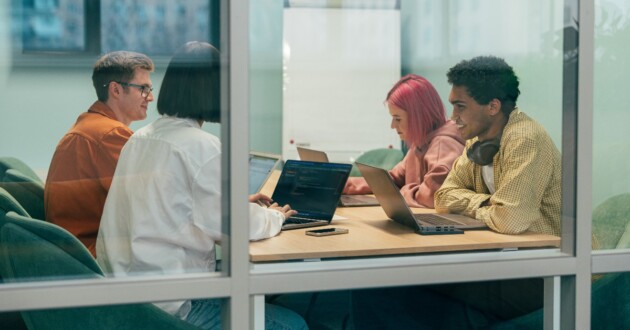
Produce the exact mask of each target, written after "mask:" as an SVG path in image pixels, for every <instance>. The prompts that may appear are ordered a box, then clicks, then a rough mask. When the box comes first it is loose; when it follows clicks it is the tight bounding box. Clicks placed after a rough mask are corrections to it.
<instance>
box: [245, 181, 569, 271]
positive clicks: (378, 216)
mask: <svg viewBox="0 0 630 330" xmlns="http://www.w3.org/2000/svg"><path fill="white" fill-rule="evenodd" d="M277 175H278V173H275V177H272V178H271V179H270V180H269V183H270V184H268V185H266V186H265V188H264V189H263V191H262V192H263V193H266V194H268V195H269V196H271V192H272V191H273V190H272V189H273V186H275V182H277ZM412 210H413V211H414V213H421V212H424V213H433V212H435V211H434V210H432V209H412ZM336 216H338V217H343V218H344V219H341V220H335V219H333V221H332V222H331V225H330V226H327V227H331V226H333V227H340V228H347V229H348V230H349V233H348V234H342V235H333V236H324V237H314V236H308V235H305V233H304V232H305V231H306V230H309V229H314V228H304V229H294V230H287V231H282V232H281V233H280V234H279V235H278V236H276V237H273V238H270V239H266V240H262V241H257V242H252V243H251V244H250V248H249V256H250V260H251V261H252V262H255V263H257V262H280V261H288V260H299V259H322V258H346V257H363V256H385V255H408V254H420V253H434V252H455V251H480V250H503V249H521V248H543V247H559V246H560V237H557V236H553V235H546V234H531V233H526V234H520V235H504V234H499V233H496V232H493V231H491V230H475V231H466V232H465V234H463V235H462V234H459V235H419V234H417V233H415V232H414V231H413V230H412V229H411V228H408V227H405V226H403V225H400V224H398V223H396V222H394V221H392V220H389V219H388V218H387V216H386V215H385V212H384V211H383V209H382V208H381V207H380V206H372V207H339V208H337V211H336ZM327 227H315V229H317V228H327Z"/></svg>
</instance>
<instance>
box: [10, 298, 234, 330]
mask: <svg viewBox="0 0 630 330" xmlns="http://www.w3.org/2000/svg"><path fill="white" fill-rule="evenodd" d="M222 303H223V299H208V300H195V301H193V302H192V303H191V302H181V301H170V302H159V303H155V304H152V303H143V304H128V305H108V306H93V307H75V308H61V309H44V310H37V311H22V312H21V313H20V312H11V313H0V321H3V322H2V325H3V327H5V328H6V329H16V330H21V329H26V326H25V323H26V324H29V326H30V327H34V328H41V329H50V328H58V329H76V328H92V329H96V328H102V327H104V326H105V327H107V328H110V329H123V328H124V329H157V328H168V329H182V328H187V327H190V325H189V324H194V325H196V326H199V327H201V326H206V327H216V329H220V325H221V304H222ZM182 304H183V305H184V306H185V308H182V310H185V311H186V312H185V313H183V314H182V315H178V316H174V315H171V314H169V313H167V312H165V311H164V310H162V309H160V308H158V306H162V307H164V308H165V309H168V308H171V309H172V308H177V306H180V305H182ZM165 306H168V307H165ZM207 329H209V328H207Z"/></svg>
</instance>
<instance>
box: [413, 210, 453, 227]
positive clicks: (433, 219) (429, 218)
mask: <svg viewBox="0 0 630 330" xmlns="http://www.w3.org/2000/svg"><path fill="white" fill-rule="evenodd" d="M413 216H414V218H416V219H417V220H420V221H424V222H426V223H430V224H432V225H434V226H453V225H456V224H457V223H456V222H454V221H452V220H449V219H445V218H442V217H440V216H437V215H435V214H431V213H427V214H414V215H413Z"/></svg>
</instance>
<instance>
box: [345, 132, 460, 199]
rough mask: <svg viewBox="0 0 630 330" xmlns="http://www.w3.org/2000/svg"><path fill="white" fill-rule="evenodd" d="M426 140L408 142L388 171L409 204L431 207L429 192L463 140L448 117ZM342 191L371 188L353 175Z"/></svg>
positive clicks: (435, 187)
mask: <svg viewBox="0 0 630 330" xmlns="http://www.w3.org/2000/svg"><path fill="white" fill-rule="evenodd" d="M428 140H429V142H428V143H427V144H425V145H424V146H422V147H420V148H417V147H416V146H415V145H412V146H411V147H410V148H409V151H408V152H407V155H406V156H405V158H404V159H403V160H402V161H401V162H400V163H398V165H396V166H394V168H393V169H391V170H390V171H389V174H390V175H391V176H392V178H393V179H394V182H396V185H398V187H400V193H401V194H402V195H403V196H404V197H405V200H406V201H407V204H409V206H411V207H426V208H433V194H434V193H435V191H436V190H438V189H439V188H440V186H442V183H443V182H444V180H445V179H446V176H447V175H448V172H449V171H450V170H451V167H452V166H453V162H454V161H455V159H456V158H457V157H459V156H460V155H461V154H462V151H463V150H464V139H462V137H461V135H460V134H459V131H458V130H457V126H456V125H455V123H454V122H453V121H450V120H449V121H447V122H446V123H445V124H444V125H443V126H442V127H440V128H438V129H436V130H435V131H433V132H432V133H431V134H429V136H428ZM344 193H345V194H357V195H358V194H370V193H372V190H371V189H370V187H369V186H368V184H367V182H366V181H365V179H364V178H361V177H356V178H349V179H348V182H347V183H346V187H345V188H344Z"/></svg>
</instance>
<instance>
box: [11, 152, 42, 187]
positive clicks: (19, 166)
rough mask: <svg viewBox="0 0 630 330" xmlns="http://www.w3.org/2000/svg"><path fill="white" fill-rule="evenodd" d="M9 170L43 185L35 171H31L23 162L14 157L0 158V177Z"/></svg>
mask: <svg viewBox="0 0 630 330" xmlns="http://www.w3.org/2000/svg"><path fill="white" fill-rule="evenodd" d="M10 169H14V170H17V171H18V172H20V173H22V174H24V175H26V176H27V177H29V178H30V179H31V180H35V181H39V183H43V182H42V180H41V179H40V178H39V176H37V173H35V171H33V169H32V168H30V166H28V165H26V163H24V162H23V161H21V160H19V159H17V158H15V157H0V177H2V176H4V173H5V172H6V171H7V170H10Z"/></svg>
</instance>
